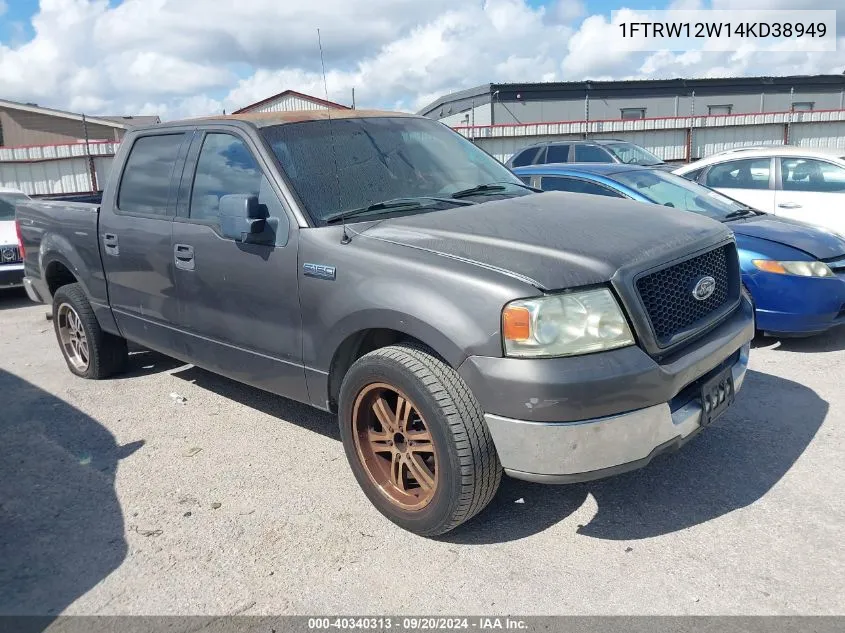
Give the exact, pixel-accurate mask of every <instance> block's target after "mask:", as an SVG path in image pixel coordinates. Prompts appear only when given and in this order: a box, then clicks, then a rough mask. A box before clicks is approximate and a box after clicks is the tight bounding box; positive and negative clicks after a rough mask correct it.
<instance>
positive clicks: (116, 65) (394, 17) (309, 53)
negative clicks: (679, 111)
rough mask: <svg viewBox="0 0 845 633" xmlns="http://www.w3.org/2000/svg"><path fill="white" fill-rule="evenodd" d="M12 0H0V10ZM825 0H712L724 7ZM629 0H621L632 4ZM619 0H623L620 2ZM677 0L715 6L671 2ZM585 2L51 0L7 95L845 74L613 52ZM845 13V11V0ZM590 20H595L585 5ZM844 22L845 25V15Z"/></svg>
mask: <svg viewBox="0 0 845 633" xmlns="http://www.w3.org/2000/svg"><path fill="white" fill-rule="evenodd" d="M7 1H8V0H0V14H2V12H3V8H4V7H5V6H6V5H5V3H6V2H7ZM820 2H821V0H816V1H815V2H814V1H811V0H712V2H711V4H712V6H714V7H716V8H724V9H736V8H744V9H747V8H748V7H749V6H752V7H759V8H817V7H818V6H819V4H820ZM621 4H622V3H621ZM621 4H620V8H622V6H621ZM671 6H672V7H673V8H676V9H692V8H697V7H699V6H708V3H706V2H705V0H672V4H671ZM587 9H588V5H585V1H584V0H551V1H550V2H549V3H548V6H547V8H546V9H543V8H532V7H531V6H529V5H528V3H527V0H474V1H472V2H464V3H455V2H453V0H428V1H427V2H418V0H312V1H311V2H304V3H303V2H299V1H298V0H215V1H214V2H209V1H208V0H178V1H177V0H124V1H123V2H122V3H120V4H118V5H117V6H112V3H110V2H109V1H108V0H41V3H40V10H39V13H38V14H37V15H36V16H35V17H34V18H33V20H32V28H33V30H34V31H35V36H34V38H32V39H30V40H29V41H25V42H20V41H19V39H20V38H15V39H14V40H12V41H10V42H6V43H5V44H4V43H2V42H0V87H2V88H0V91H2V94H0V97H4V98H10V99H17V100H24V101H37V102H39V103H42V104H44V105H52V106H55V107H65V108H70V109H75V110H84V111H86V112H89V113H91V114H98V113H99V114H131V113H135V114H159V115H160V116H161V117H162V118H165V119H168V118H177V117H181V116H194V115H202V114H208V113H212V112H220V111H222V110H223V109H226V111H229V112H231V111H232V110H234V109H237V108H239V107H242V106H244V105H246V104H248V103H251V102H253V101H257V100H259V99H262V98H264V97H267V96H269V95H271V94H274V93H276V92H280V91H282V90H285V89H295V90H300V91H303V92H307V93H311V94H314V95H316V96H320V97H323V96H324V89H323V80H322V75H321V73H320V62H319V51H318V48H317V35H316V30H317V28H320V30H321V34H322V40H323V48H324V53H325V61H326V69H327V77H326V80H327V84H328V92H329V95H328V96H329V98H330V99H332V100H335V101H339V102H341V103H349V102H350V101H351V92H352V89H353V88H355V92H356V101H357V103H358V104H359V106H376V107H388V108H397V109H406V110H417V109H419V108H420V107H422V106H423V105H425V104H426V103H428V102H430V101H432V100H434V99H436V98H437V97H439V96H441V95H442V94H444V93H446V92H450V91H453V90H460V89H463V88H467V87H470V86H474V85H478V84H481V83H486V82H506V81H553V80H578V79H585V78H592V79H601V78H633V77H636V78H647V77H675V76H716V75H721V76H724V75H739V74H787V73H796V74H798V73H814V72H835V73H839V72H841V71H842V70H843V69H845V38H841V39H840V40H839V41H840V44H839V50H838V51H837V52H835V53H801V52H793V53H790V52H774V53H771V54H766V55H761V54H759V53H736V52H726V53H706V54H705V53H700V52H688V53H642V52H626V51H624V50H613V49H612V47H609V46H608V41H609V39H608V38H610V37H617V36H618V34H617V33H616V31H614V29H616V28H618V27H616V26H614V25H612V24H611V23H610V22H609V17H610V16H609V14H608V15H592V16H590V15H587ZM840 13H841V14H842V15H840V21H841V20H842V19H843V16H845V12H840ZM582 18H583V19H582ZM840 28H841V31H840V32H841V33H842V34H845V28H842V27H840Z"/></svg>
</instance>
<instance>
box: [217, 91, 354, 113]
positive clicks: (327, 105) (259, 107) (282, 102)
mask: <svg viewBox="0 0 845 633" xmlns="http://www.w3.org/2000/svg"><path fill="white" fill-rule="evenodd" d="M326 109H339V110H349V106H345V105H342V104H340V103H335V102H334V101H326V100H325V99H319V98H318V97H312V96H311V95H307V94H304V93H302V92H297V91H296V90H285V91H284V92H280V93H279V94H276V95H273V96H272V97H267V98H266V99H262V100H261V101H258V102H256V103H253V104H250V105H248V106H245V107H243V108H241V109H240V110H236V111H235V112H233V114H242V113H244V112H288V111H291V110H326Z"/></svg>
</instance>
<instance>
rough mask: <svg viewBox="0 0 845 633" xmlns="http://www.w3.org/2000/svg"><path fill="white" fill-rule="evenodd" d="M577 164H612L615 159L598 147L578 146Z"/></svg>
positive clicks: (576, 151) (576, 147)
mask: <svg viewBox="0 0 845 633" xmlns="http://www.w3.org/2000/svg"><path fill="white" fill-rule="evenodd" d="M575 162H576V163H612V162H614V161H613V157H612V156H611V155H610V152H608V151H607V150H605V149H602V148H601V147H597V146H596V145H576V146H575Z"/></svg>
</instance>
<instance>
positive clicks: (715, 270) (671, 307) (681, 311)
mask: <svg viewBox="0 0 845 633" xmlns="http://www.w3.org/2000/svg"><path fill="white" fill-rule="evenodd" d="M707 276H709V277H712V278H713V279H714V280H715V282H716V284H715V289H714V291H713V294H712V295H710V296H709V297H708V298H706V299H704V300H699V299H697V298H696V297H695V295H694V294H693V288H695V286H696V284H697V283H698V281H699V280H701V279H702V278H703V277H707ZM734 277H736V279H734ZM636 285H637V292H638V293H639V295H640V300H641V301H642V302H643V306H644V307H645V310H646V314H647V315H648V319H649V321H650V323H651V327H652V330H653V331H654V336H655V338H656V339H657V343H658V345H660V346H661V347H664V346H666V345H668V344H669V343H671V342H672V339H673V337H675V336H677V335H679V334H682V333H684V332H686V331H688V330H691V329H694V328H697V327H699V326H700V325H701V322H702V321H703V320H705V319H706V318H707V317H708V316H709V315H711V314H713V313H714V312H715V311H717V310H718V309H719V308H721V307H722V306H724V305H725V304H727V303H729V302H731V301H733V300H736V299H737V298H738V297H739V274H738V267H737V260H736V249H735V247H734V246H732V245H726V246H721V247H719V248H717V249H714V250H712V251H709V252H707V253H704V254H703V255H699V256H697V257H693V258H692V259H688V260H686V261H684V262H681V263H679V264H675V265H673V266H669V267H667V268H664V269H662V270H658V271H657V272H654V273H651V274H649V275H645V276H643V277H640V278H639V279H638V280H637V283H636Z"/></svg>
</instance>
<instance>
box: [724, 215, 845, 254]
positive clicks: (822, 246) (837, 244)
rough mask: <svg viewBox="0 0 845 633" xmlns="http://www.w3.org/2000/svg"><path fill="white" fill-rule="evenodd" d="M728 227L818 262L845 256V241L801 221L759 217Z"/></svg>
mask: <svg viewBox="0 0 845 633" xmlns="http://www.w3.org/2000/svg"><path fill="white" fill-rule="evenodd" d="M728 226H729V227H731V228H732V229H733V231H734V233H736V234H737V235H745V236H747V237H756V238H758V239H761V240H768V241H769V242H777V243H778V244H783V245H785V246H791V247H792V248H797V249H798V250H800V251H804V252H805V253H808V254H810V255H812V256H813V257H815V258H816V259H830V258H832V257H838V256H840V255H845V239H842V238H841V237H839V236H838V235H836V234H834V233H830V232H828V231H825V230H824V229H820V228H817V227H815V226H811V225H809V224H805V223H803V222H799V221H798V220H788V219H786V218H776V217H772V216H769V215H759V216H757V217H755V218H750V219H748V220H740V221H738V222H730V223H728Z"/></svg>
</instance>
